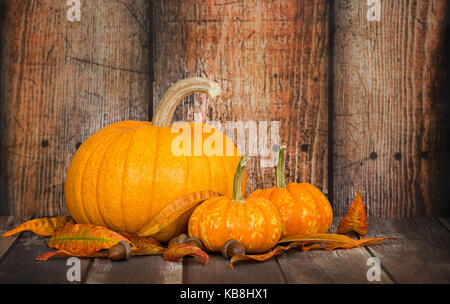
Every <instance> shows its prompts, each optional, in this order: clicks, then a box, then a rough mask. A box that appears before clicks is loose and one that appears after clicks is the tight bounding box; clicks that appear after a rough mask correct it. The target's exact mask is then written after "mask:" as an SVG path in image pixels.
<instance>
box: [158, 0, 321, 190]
mask: <svg viewBox="0 0 450 304" xmlns="http://www.w3.org/2000/svg"><path fill="white" fill-rule="evenodd" d="M153 26H154V32H153V36H154V67H155V71H154V74H155V82H154V99H153V100H154V106H156V105H157V103H158V101H159V100H160V98H161V96H162V94H163V93H164V92H165V90H166V89H167V88H168V87H169V86H170V85H171V84H172V83H174V82H176V81H177V80H179V79H182V78H185V77H188V76H202V77H208V78H210V79H213V80H215V81H217V82H218V83H219V84H220V86H221V87H222V90H223V93H222V95H221V96H220V97H219V98H218V99H215V100H212V101H211V100H209V99H208V98H207V97H205V96H204V95H194V96H191V97H188V98H187V99H186V100H185V101H184V102H183V103H182V104H181V105H180V106H179V107H178V109H177V111H176V113H175V120H184V121H193V120H194V114H195V113H202V119H203V122H206V121H218V122H220V123H222V126H224V125H225V123H226V122H227V121H243V122H244V123H246V122H250V123H251V122H256V123H258V122H260V121H267V122H271V121H279V123H280V125H279V133H280V138H281V139H280V144H283V145H287V147H288V149H287V151H288V155H287V160H286V162H287V168H286V175H287V180H288V181H289V182H294V181H296V182H298V181H308V182H312V183H313V184H314V185H316V186H318V187H319V188H321V189H322V190H323V191H324V192H325V193H327V191H328V188H327V177H328V176H327V140H328V134H327V132H328V130H327V122H328V120H327V119H328V116H327V107H328V95H327V86H328V82H327V80H328V78H327V77H328V74H327V66H328V57H327V53H328V4H327V1H324V0H315V1H305V0H288V1H268V0H264V1H250V0H243V1H213V0H208V1H201V0H188V1H185V0H183V1H180V0H179V1H154V5H153ZM269 126H272V124H270V123H269ZM267 129H269V128H267ZM268 132H269V130H267V132H259V134H258V135H259V137H261V136H263V135H264V134H268ZM255 138H256V136H250V135H249V134H247V143H249V142H250V141H251V140H255ZM269 138H270V137H269ZM234 142H235V143H236V140H234ZM266 147H267V148H265V149H263V150H264V151H267V149H271V148H273V150H275V151H276V150H277V147H273V144H271V143H267V145H266ZM245 150H246V151H247V152H249V151H248V149H245ZM241 152H244V151H241ZM274 154H275V153H274ZM261 159H267V158H266V157H252V158H251V160H250V161H249V164H248V170H247V174H248V183H247V185H248V187H247V192H249V191H252V190H254V189H255V188H262V187H269V186H273V185H274V169H273V167H264V166H262V165H261V162H260V160H261Z"/></svg>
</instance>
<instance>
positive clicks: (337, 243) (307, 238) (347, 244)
mask: <svg viewBox="0 0 450 304" xmlns="http://www.w3.org/2000/svg"><path fill="white" fill-rule="evenodd" d="M392 239H393V238H386V237H377V238H363V239H360V240H354V239H352V238H350V237H348V236H346V235H342V234H332V233H315V234H307V235H293V236H289V237H286V238H284V239H282V240H280V241H279V242H278V243H288V242H298V243H300V244H302V249H303V251H308V250H311V249H325V250H334V249H350V248H355V247H361V246H368V245H375V244H378V243H381V242H384V241H387V240H392ZM308 245H310V246H308Z"/></svg>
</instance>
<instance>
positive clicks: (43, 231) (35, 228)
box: [2, 216, 68, 237]
mask: <svg viewBox="0 0 450 304" xmlns="http://www.w3.org/2000/svg"><path fill="white" fill-rule="evenodd" d="M67 221H68V218H67V216H55V217H51V218H48V217H43V218H38V219H34V220H30V221H26V222H25V223H22V224H20V225H19V226H17V227H15V228H14V229H11V230H10V231H7V232H5V233H3V234H2V236H4V237H8V236H12V235H14V234H17V233H19V232H22V231H28V230H30V231H32V232H34V233H36V234H39V235H44V236H51V235H53V234H54V233H55V229H58V228H62V227H64V226H65V225H66V224H67Z"/></svg>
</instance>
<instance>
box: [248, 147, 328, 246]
mask: <svg viewBox="0 0 450 304" xmlns="http://www.w3.org/2000/svg"><path fill="white" fill-rule="evenodd" d="M285 149H286V147H284V146H283V147H280V150H279V152H278V164H277V168H276V187H272V188H269V189H264V190H255V191H253V192H252V193H251V194H250V195H249V197H264V198H267V199H268V200H270V201H271V202H272V203H273V204H275V206H277V208H278V210H279V211H280V214H281V217H282V219H283V222H284V225H285V228H286V230H285V233H284V234H283V236H282V237H286V236H291V235H296V234H310V233H325V232H327V231H328V230H329V229H330V226H331V221H332V220H333V210H332V208H331V205H330V203H329V202H328V199H327V198H326V197H325V195H323V194H322V192H321V191H320V190H319V189H317V188H316V187H314V186H313V185H311V184H309V183H290V184H287V185H286V181H285V177H284V150H285Z"/></svg>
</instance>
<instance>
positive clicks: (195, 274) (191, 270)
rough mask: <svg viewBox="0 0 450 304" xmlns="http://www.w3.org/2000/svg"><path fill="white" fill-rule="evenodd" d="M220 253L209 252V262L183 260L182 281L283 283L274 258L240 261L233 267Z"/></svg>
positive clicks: (190, 259) (194, 282)
mask: <svg viewBox="0 0 450 304" xmlns="http://www.w3.org/2000/svg"><path fill="white" fill-rule="evenodd" d="M229 262H230V261H229V260H227V259H225V258H224V257H223V256H222V255H220V254H217V253H214V254H209V263H208V264H207V265H202V264H200V263H199V262H198V261H196V260H194V259H192V258H187V259H185V260H183V283H187V284H263V283H264V284H284V283H286V280H285V278H284V276H283V272H282V271H281V269H280V266H279V265H278V264H277V261H276V260H275V259H270V260H267V261H265V262H264V263H257V262H252V261H241V262H236V263H235V264H234V269H230V268H229V267H228V266H227V265H228V263H229Z"/></svg>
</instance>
